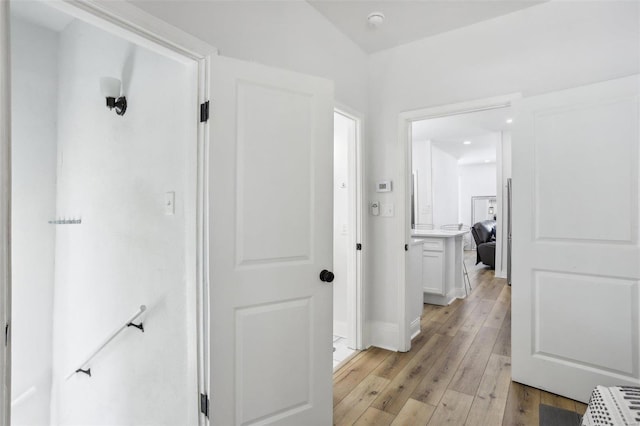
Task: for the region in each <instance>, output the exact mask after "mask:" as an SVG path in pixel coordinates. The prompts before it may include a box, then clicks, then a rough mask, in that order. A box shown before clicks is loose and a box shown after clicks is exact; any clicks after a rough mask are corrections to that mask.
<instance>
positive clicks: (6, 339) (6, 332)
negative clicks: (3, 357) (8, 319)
mask: <svg viewBox="0 0 640 426" xmlns="http://www.w3.org/2000/svg"><path fill="white" fill-rule="evenodd" d="M4 346H5V347H7V346H9V323H7V324H6V325H5V326H4Z"/></svg>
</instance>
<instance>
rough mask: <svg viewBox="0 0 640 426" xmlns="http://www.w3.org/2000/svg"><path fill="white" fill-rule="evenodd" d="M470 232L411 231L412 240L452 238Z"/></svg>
mask: <svg viewBox="0 0 640 426" xmlns="http://www.w3.org/2000/svg"><path fill="white" fill-rule="evenodd" d="M467 232H469V231H468V230H464V229H463V230H460V231H448V230H443V229H419V230H412V231H411V238H412V239H413V238H451V237H457V236H459V235H464V234H466V233H467Z"/></svg>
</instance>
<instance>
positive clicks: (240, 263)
mask: <svg viewBox="0 0 640 426" xmlns="http://www.w3.org/2000/svg"><path fill="white" fill-rule="evenodd" d="M211 68H212V74H211V92H212V102H213V104H212V118H211V128H210V132H211V142H210V148H209V155H208V158H209V162H210V166H209V169H210V177H209V179H208V185H209V190H208V193H209V201H208V203H209V206H210V210H209V211H210V218H209V232H208V235H209V237H208V238H209V247H210V254H209V259H210V271H211V272H210V278H209V281H210V309H211V312H210V324H211V331H210V336H211V343H210V353H211V377H210V386H211V395H210V397H211V410H210V411H211V412H210V418H211V420H212V423H213V424H215V425H249V424H251V425H253V424H278V425H328V424H331V419H332V411H333V410H332V339H331V335H332V315H333V312H332V301H333V290H332V287H331V284H330V283H329V282H323V281H322V280H321V279H320V273H321V271H322V270H325V269H326V270H329V271H330V270H331V264H332V229H333V224H332V222H333V192H332V185H333V86H332V83H331V82H329V81H327V80H324V79H321V78H316V77H310V76H307V75H301V74H297V73H294V72H288V71H283V70H279V69H273V68H269V67H265V66H261V65H257V64H253V63H247V62H243V61H239V60H234V59H229V58H223V57H217V58H215V61H214V62H213V64H212V67H211Z"/></svg>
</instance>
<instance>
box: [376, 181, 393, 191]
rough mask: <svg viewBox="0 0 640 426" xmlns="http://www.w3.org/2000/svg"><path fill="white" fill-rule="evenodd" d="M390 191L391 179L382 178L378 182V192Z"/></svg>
mask: <svg viewBox="0 0 640 426" xmlns="http://www.w3.org/2000/svg"><path fill="white" fill-rule="evenodd" d="M390 191H391V181H390V180H381V181H380V182H378V183H377V184H376V192H390Z"/></svg>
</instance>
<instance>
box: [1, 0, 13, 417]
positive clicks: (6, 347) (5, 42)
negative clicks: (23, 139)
mask: <svg viewBox="0 0 640 426" xmlns="http://www.w3.org/2000/svg"><path fill="white" fill-rule="evenodd" d="M9 25H10V19H9V2H8V1H0V28H1V30H0V67H1V70H0V325H1V327H0V329H1V330H2V340H0V345H1V346H0V425H2V426H9V425H10V421H11V420H10V417H11V338H10V337H11V334H10V332H11V330H10V328H9V326H10V325H11V60H10V55H9V51H10V48H11V46H10V40H9V38H10V33H9V31H10V28H9ZM5 333H8V335H5ZM5 339H8V340H5Z"/></svg>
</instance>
